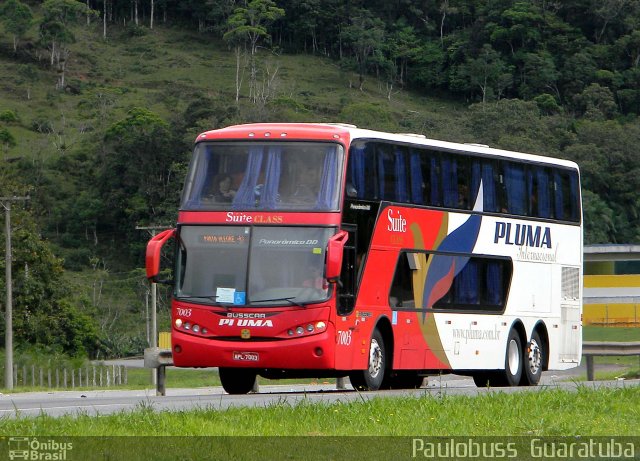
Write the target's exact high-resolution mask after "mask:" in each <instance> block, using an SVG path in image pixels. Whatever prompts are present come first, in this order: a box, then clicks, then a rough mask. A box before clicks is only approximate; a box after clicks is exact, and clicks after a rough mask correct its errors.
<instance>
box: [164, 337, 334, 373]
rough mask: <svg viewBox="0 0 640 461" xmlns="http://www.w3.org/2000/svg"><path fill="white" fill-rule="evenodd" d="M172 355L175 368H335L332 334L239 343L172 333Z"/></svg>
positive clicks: (237, 341)
mask: <svg viewBox="0 0 640 461" xmlns="http://www.w3.org/2000/svg"><path fill="white" fill-rule="evenodd" d="M171 343H172V355H173V362H174V365H175V366H177V367H233V368H277V369H292V370H327V369H333V368H334V367H335V334H334V333H333V329H331V328H329V329H327V330H326V331H324V332H322V333H318V334H315V335H310V336H304V337H299V338H290V339H289V338H287V339H277V340H272V341H269V340H265V339H264V338H260V339H259V340H255V339H254V340H251V341H242V340H240V339H239V338H238V339H237V340H235V339H234V340H220V339H211V338H200V337H197V336H193V335H189V334H185V333H182V332H180V331H176V330H173V331H172V332H171Z"/></svg>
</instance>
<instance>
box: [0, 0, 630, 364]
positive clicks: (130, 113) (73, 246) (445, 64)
mask: <svg viewBox="0 0 640 461" xmlns="http://www.w3.org/2000/svg"><path fill="white" fill-rule="evenodd" d="M152 30H153V31H154V34H153V35H152V34H151V31H152ZM638 30H640V2H638V1H636V0H606V1H595V0H566V1H561V2H560V1H548V0H533V1H514V0H474V1H471V0H436V1H426V0H423V1H412V0H395V1H388V0H385V1H382V0H374V1H367V2H365V1H363V0H358V1H346V0H302V1H297V0H296V1H293V0H277V1H272V0H250V1H249V0H225V1H220V0H86V1H85V0H83V1H76V0H45V1H37V0H31V1H21V0H6V1H4V2H2V4H0V63H1V64H4V66H3V67H5V68H6V69H8V71H7V72H6V73H3V71H2V70H0V76H1V77H2V79H3V85H4V88H6V89H7V91H6V93H5V94H6V99H5V96H3V93H0V155H1V156H2V162H1V163H0V174H1V178H2V181H0V196H2V195H5V196H6V195H12V194H30V196H31V200H30V202H29V204H28V206H27V208H26V210H24V211H23V212H22V213H23V214H22V217H21V218H20V219H22V220H23V221H21V222H24V223H29V224H28V225H26V224H25V225H24V226H22V227H21V229H20V231H19V232H16V238H15V240H16V241H15V246H16V253H15V255H16V256H15V258H14V261H12V264H13V266H12V267H14V270H15V273H16V279H15V280H16V287H15V295H16V301H15V302H16V311H17V314H16V337H17V340H18V341H22V342H31V343H38V344H47V345H54V346H56V347H59V348H61V349H63V350H65V351H68V352H90V353H95V351H96V350H100V351H101V352H103V353H105V354H113V355H116V354H123V353H131V352H136V351H139V349H140V348H141V347H142V345H143V344H144V342H145V341H144V338H143V333H142V332H141V329H140V324H141V322H140V320H141V318H140V315H139V306H138V305H139V304H140V300H139V298H140V297H142V296H144V295H145V294H146V290H147V288H146V287H144V286H143V285H142V284H141V283H140V279H141V277H140V274H139V273H138V272H132V271H133V270H134V269H135V268H136V267H140V266H141V265H142V255H143V249H144V245H145V241H146V239H147V238H148V234H146V233H145V232H143V231H141V230H140V229H136V228H139V227H145V226H149V225H171V223H173V222H174V220H175V215H176V210H177V203H178V196H179V191H180V188H181V185H182V181H183V178H184V173H185V169H186V162H187V160H188V156H189V149H190V144H191V142H192V140H193V137H194V136H195V134H196V133H198V132H200V131H204V130H206V129H211V128H217V127H219V126H222V125H226V124H230V123H238V122H248V121H262V120H282V121H298V120H305V121H312V120H329V121H344V122H349V123H355V124H358V125H361V126H365V127H370V128H377V129H383V130H395V131H412V132H421V133H425V134H427V135H430V136H433V137H440V138H444V139H448V140H452V141H464V142H481V143H486V144H490V145H492V146H495V147H501V148H507V149H514V150H520V151H526V152H534V153H542V154H548V155H553V156H560V157H564V158H569V159H572V160H575V161H577V162H578V163H579V164H580V166H581V168H582V174H583V177H582V180H583V181H582V184H583V199H584V214H585V240H586V242H587V243H607V242H617V243H636V242H639V241H640V231H639V229H640V200H638V198H637V193H636V191H637V190H638V185H639V184H638V183H639V182H640V179H638V178H640V175H638V171H640V158H639V156H638V154H637V152H636V150H637V148H636V146H637V144H638V141H639V140H640V125H639V124H638V119H637V115H638V112H639V111H640V32H638ZM156 31H158V32H156ZM176 31H182V32H180V33H182V34H183V35H181V37H182V38H183V40H184V41H183V42H182V43H175V45H172V46H173V47H174V48H175V50H167V49H164V48H161V47H157V46H154V45H153V43H157V42H154V41H153V40H154V39H156V37H157V36H158V34H159V35H162V34H167V35H168V34H176ZM164 46H167V45H164ZM190 48H197V49H199V50H206V51H204V52H202V53H201V54H202V55H204V58H202V57H198V58H197V59H198V60H203V59H204V60H206V59H208V54H210V53H211V54H215V55H216V56H217V59H218V61H217V62H216V64H214V65H213V69H211V70H212V73H211V77H208V78H209V80H208V81H207V84H206V86H203V85H199V84H198V83H197V80H196V76H195V74H194V76H193V78H192V76H189V77H187V78H183V79H181V80H180V81H179V82H177V81H176V79H174V78H173V75H171V72H176V71H177V70H176V69H182V68H188V67H189V66H193V65H194V59H196V58H194V57H193V56H195V55H197V53H198V52H195V54H193V55H192V54H190V52H191V50H190ZM109 49H114V50H116V51H115V52H114V54H115V55H117V56H118V57H117V58H111V60H109V58H108V57H106V56H105V57H102V56H100V55H99V54H100V52H106V51H108V50H109ZM96 50H102V51H96ZM180 50H185V51H184V52H182V53H181V52H180ZM310 55H315V56H316V57H318V58H319V59H318V58H316V61H314V64H313V66H318V68H315V69H311V70H307V72H308V73H310V74H312V77H309V80H304V79H299V80H298V81H295V77H288V76H287V75H286V74H285V73H284V72H282V70H281V69H280V68H279V67H278V65H277V64H274V60H275V59H277V57H279V56H280V57H281V56H297V58H296V59H299V60H300V64H298V67H300V68H304V67H305V66H307V64H306V63H308V62H309V61H306V60H307V59H310V58H309V56H310ZM123 58H128V59H129V58H130V59H129V61H126V62H133V63H132V64H129V67H128V68H126V69H125V68H124V67H122V68H121V66H124V65H125V64H122V63H123V62H125V61H124V59H123ZM303 62H304V63H305V64H303ZM318 63H322V65H319V64H318ZM322 66H326V67H327V68H329V67H338V68H339V69H340V72H341V74H340V75H342V76H344V79H345V80H347V81H348V85H349V87H350V91H351V93H348V94H347V95H346V96H340V97H339V98H336V99H338V102H332V103H329V102H327V101H325V100H323V99H322V97H323V93H327V90H326V88H327V87H328V83H327V82H324V81H323V80H322V79H323V78H325V77H323V76H322V75H321V74H322V70H323V69H321V68H320V67H322ZM227 67H228V68H229V71H228V72H226V73H224V72H223V71H224V70H225V69H226V68H227ZM105 69H109V70H108V71H106V70H105ZM289 70H290V69H289ZM166 71H168V72H169V74H168V75H167V76H164V72H166ZM218 71H220V72H218ZM314 72H315V73H314ZM149 75H157V76H158V77H157V78H156V79H155V80H154V81H153V83H150V82H149V81H144V80H143V78H144V77H145V76H149ZM160 75H163V77H160ZM221 75H222V76H224V77H221ZM287 79H288V80H287ZM287 85H288V86H287ZM152 86H159V87H158V88H153V89H154V90H156V91H157V93H156V94H152V93H149V94H152V95H151V96H147V97H146V99H144V98H142V97H141V96H140V94H141V92H142V89H145V90H146V89H149V88H148V87H152ZM372 86H375V87H376V88H377V89H376V91H375V92H373V91H370V90H369V91H367V87H368V88H371V87H372ZM408 92H412V94H413V95H415V98H416V99H417V98H428V99H424V100H428V101H430V104H431V105H432V106H434V107H429V108H424V111H423V110H422V108H420V107H419V106H417V105H409V103H407V102H404V103H402V104H404V105H405V106H406V107H405V106H403V108H402V110H400V109H398V106H399V103H396V102H395V99H396V98H399V96H398V95H399V93H408ZM32 98H33V99H32ZM407 99H410V98H407ZM24 101H29V102H32V101H37V103H34V104H25V107H24V108H23V107H21V104H22V102H24ZM33 106H38V109H37V110H35V109H29V110H27V108H28V107H29V108H30V107H33ZM439 106H441V107H443V110H441V111H440V110H439V109H438V107H439ZM418 108H419V109H420V110H416V109H418ZM25 113H27V114H28V115H25ZM71 128H73V129H71ZM27 149H28V150H29V151H30V152H29V155H25V150H27ZM41 235H42V236H44V237H46V238H41V237H40V236H41ZM36 255H37V256H36ZM25 267H26V268H28V270H26V269H25ZM38 267H40V268H41V269H37V268H38ZM64 269H66V270H73V271H82V274H83V277H85V278H84V280H85V282H86V286H85V291H84V292H82V289H80V290H79V291H80V293H78V292H71V290H65V289H63V288H62V286H64V285H65V283H66V282H64V281H62V280H63V279H62V277H63V276H64ZM45 273H46V276H45V275H44V274H45ZM35 274H39V276H38V278H37V279H35V278H34V277H35ZM3 276H4V274H3V273H2V274H0V281H1V280H2V278H1V277H3ZM117 277H119V278H118V280H117V282H116V281H115V280H114V278H117ZM105 280H109V281H110V282H112V283H113V288H112V289H111V290H110V289H108V288H107V287H106V286H105V285H104V282H105ZM108 296H110V297H111V298H110V300H111V302H110V303H107V302H105V297H108ZM36 306H37V307H36ZM116 306H117V307H116ZM124 319H129V320H128V321H124ZM117 325H122V327H121V328H118V327H117ZM134 330H135V333H130V332H131V331H134Z"/></svg>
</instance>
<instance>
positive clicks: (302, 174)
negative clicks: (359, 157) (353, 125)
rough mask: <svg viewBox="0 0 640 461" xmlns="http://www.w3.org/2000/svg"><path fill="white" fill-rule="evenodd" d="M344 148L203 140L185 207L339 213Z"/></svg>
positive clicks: (194, 161)
mask: <svg viewBox="0 0 640 461" xmlns="http://www.w3.org/2000/svg"><path fill="white" fill-rule="evenodd" d="M343 156H344V154H343V148H342V147H341V146H339V145H338V144H332V143H320V142H264V143H261V142H202V143H199V144H197V145H196V147H195V150H194V153H193V158H192V161H191V166H190V171H189V174H188V176H187V181H186V184H185V188H184V193H183V197H182V207H181V208H182V210H212V211H216V210H244V211H251V210H291V211H337V210H338V198H339V192H340V180H339V178H340V177H341V170H342V163H343V160H342V159H343Z"/></svg>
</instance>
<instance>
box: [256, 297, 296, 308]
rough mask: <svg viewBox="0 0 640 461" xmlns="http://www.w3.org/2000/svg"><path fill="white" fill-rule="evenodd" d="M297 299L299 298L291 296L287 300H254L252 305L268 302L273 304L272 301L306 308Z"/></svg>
mask: <svg viewBox="0 0 640 461" xmlns="http://www.w3.org/2000/svg"><path fill="white" fill-rule="evenodd" d="M296 298H297V296H289V297H287V298H273V299H252V300H251V304H253V303H266V302H271V301H288V302H290V303H291V304H292V305H294V306H298V307H305V306H304V305H302V304H300V303H299V302H296V301H294V299H296Z"/></svg>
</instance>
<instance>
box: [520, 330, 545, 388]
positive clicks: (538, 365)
mask: <svg viewBox="0 0 640 461" xmlns="http://www.w3.org/2000/svg"><path fill="white" fill-rule="evenodd" d="M544 354H545V350H544V345H543V344H542V340H541V339H540V335H539V334H538V332H537V331H534V332H533V333H532V334H531V341H529V344H528V345H527V347H526V348H525V349H524V351H523V354H522V359H523V365H524V372H523V373H522V379H521V380H520V385H522V386H536V385H537V384H538V383H539V382H540V377H541V376H542V366H543V364H544Z"/></svg>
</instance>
